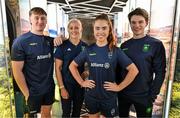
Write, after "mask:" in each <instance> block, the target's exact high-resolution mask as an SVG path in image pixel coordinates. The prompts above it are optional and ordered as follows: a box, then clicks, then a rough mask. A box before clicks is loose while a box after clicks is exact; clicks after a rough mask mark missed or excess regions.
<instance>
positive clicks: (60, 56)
mask: <svg viewBox="0 0 180 118" xmlns="http://www.w3.org/2000/svg"><path fill="white" fill-rule="evenodd" d="M54 57H55V58H56V59H60V60H63V59H64V55H63V48H62V45H60V46H58V47H57V48H56V51H55V53H54Z"/></svg>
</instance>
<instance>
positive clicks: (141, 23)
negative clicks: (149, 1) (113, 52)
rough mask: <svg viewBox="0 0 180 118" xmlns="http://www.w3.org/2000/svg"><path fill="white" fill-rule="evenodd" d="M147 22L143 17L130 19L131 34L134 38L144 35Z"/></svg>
mask: <svg viewBox="0 0 180 118" xmlns="http://www.w3.org/2000/svg"><path fill="white" fill-rule="evenodd" d="M147 24H148V23H147V22H146V20H145V18H144V17H143V16H139V15H133V16H132V17H131V21H130V25H131V29H132V32H133V34H134V35H135V36H141V35H144V30H145V28H146V26H147Z"/></svg>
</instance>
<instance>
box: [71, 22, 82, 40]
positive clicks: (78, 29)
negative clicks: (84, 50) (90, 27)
mask: <svg viewBox="0 0 180 118" xmlns="http://www.w3.org/2000/svg"><path fill="white" fill-rule="evenodd" d="M68 32H69V36H70V39H80V38H81V33H82V26H81V24H79V22H76V21H72V22H71V23H70V24H69V27H68Z"/></svg>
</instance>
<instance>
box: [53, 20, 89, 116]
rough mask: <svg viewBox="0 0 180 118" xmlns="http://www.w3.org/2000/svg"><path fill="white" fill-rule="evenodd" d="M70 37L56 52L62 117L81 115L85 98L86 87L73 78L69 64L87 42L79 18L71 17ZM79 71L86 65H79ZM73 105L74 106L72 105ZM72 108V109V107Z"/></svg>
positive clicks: (81, 71)
mask: <svg viewBox="0 0 180 118" xmlns="http://www.w3.org/2000/svg"><path fill="white" fill-rule="evenodd" d="M68 33H69V39H68V40H65V41H64V42H63V44H62V45H60V46H58V47H57V49H56V52H55V55H54V57H55V68H56V78H57V82H58V85H59V88H60V92H61V103H62V110H63V114H62V117H66V118H67V117H79V116H80V111H81V106H82V103H83V100H84V88H81V87H80V86H79V84H78V83H77V82H76V81H75V80H74V79H73V77H72V75H71V73H70V71H69V64H70V63H71V61H72V60H73V59H74V58H75V57H76V56H77V55H78V54H79V53H80V52H81V51H82V50H84V48H85V46H86V44H85V43H84V42H82V41H81V40H80V39H81V34H82V24H81V22H80V20H78V19H71V20H70V21H69V23H68ZM78 71H79V73H81V74H82V73H83V71H84V65H82V66H79V68H78ZM72 106H73V107H72ZM71 108H72V109H71Z"/></svg>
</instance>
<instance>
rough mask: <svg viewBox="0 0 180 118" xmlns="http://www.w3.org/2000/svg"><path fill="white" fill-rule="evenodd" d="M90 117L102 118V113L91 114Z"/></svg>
mask: <svg viewBox="0 0 180 118" xmlns="http://www.w3.org/2000/svg"><path fill="white" fill-rule="evenodd" d="M88 116H89V118H99V117H100V113H96V114H89V115H88Z"/></svg>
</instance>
